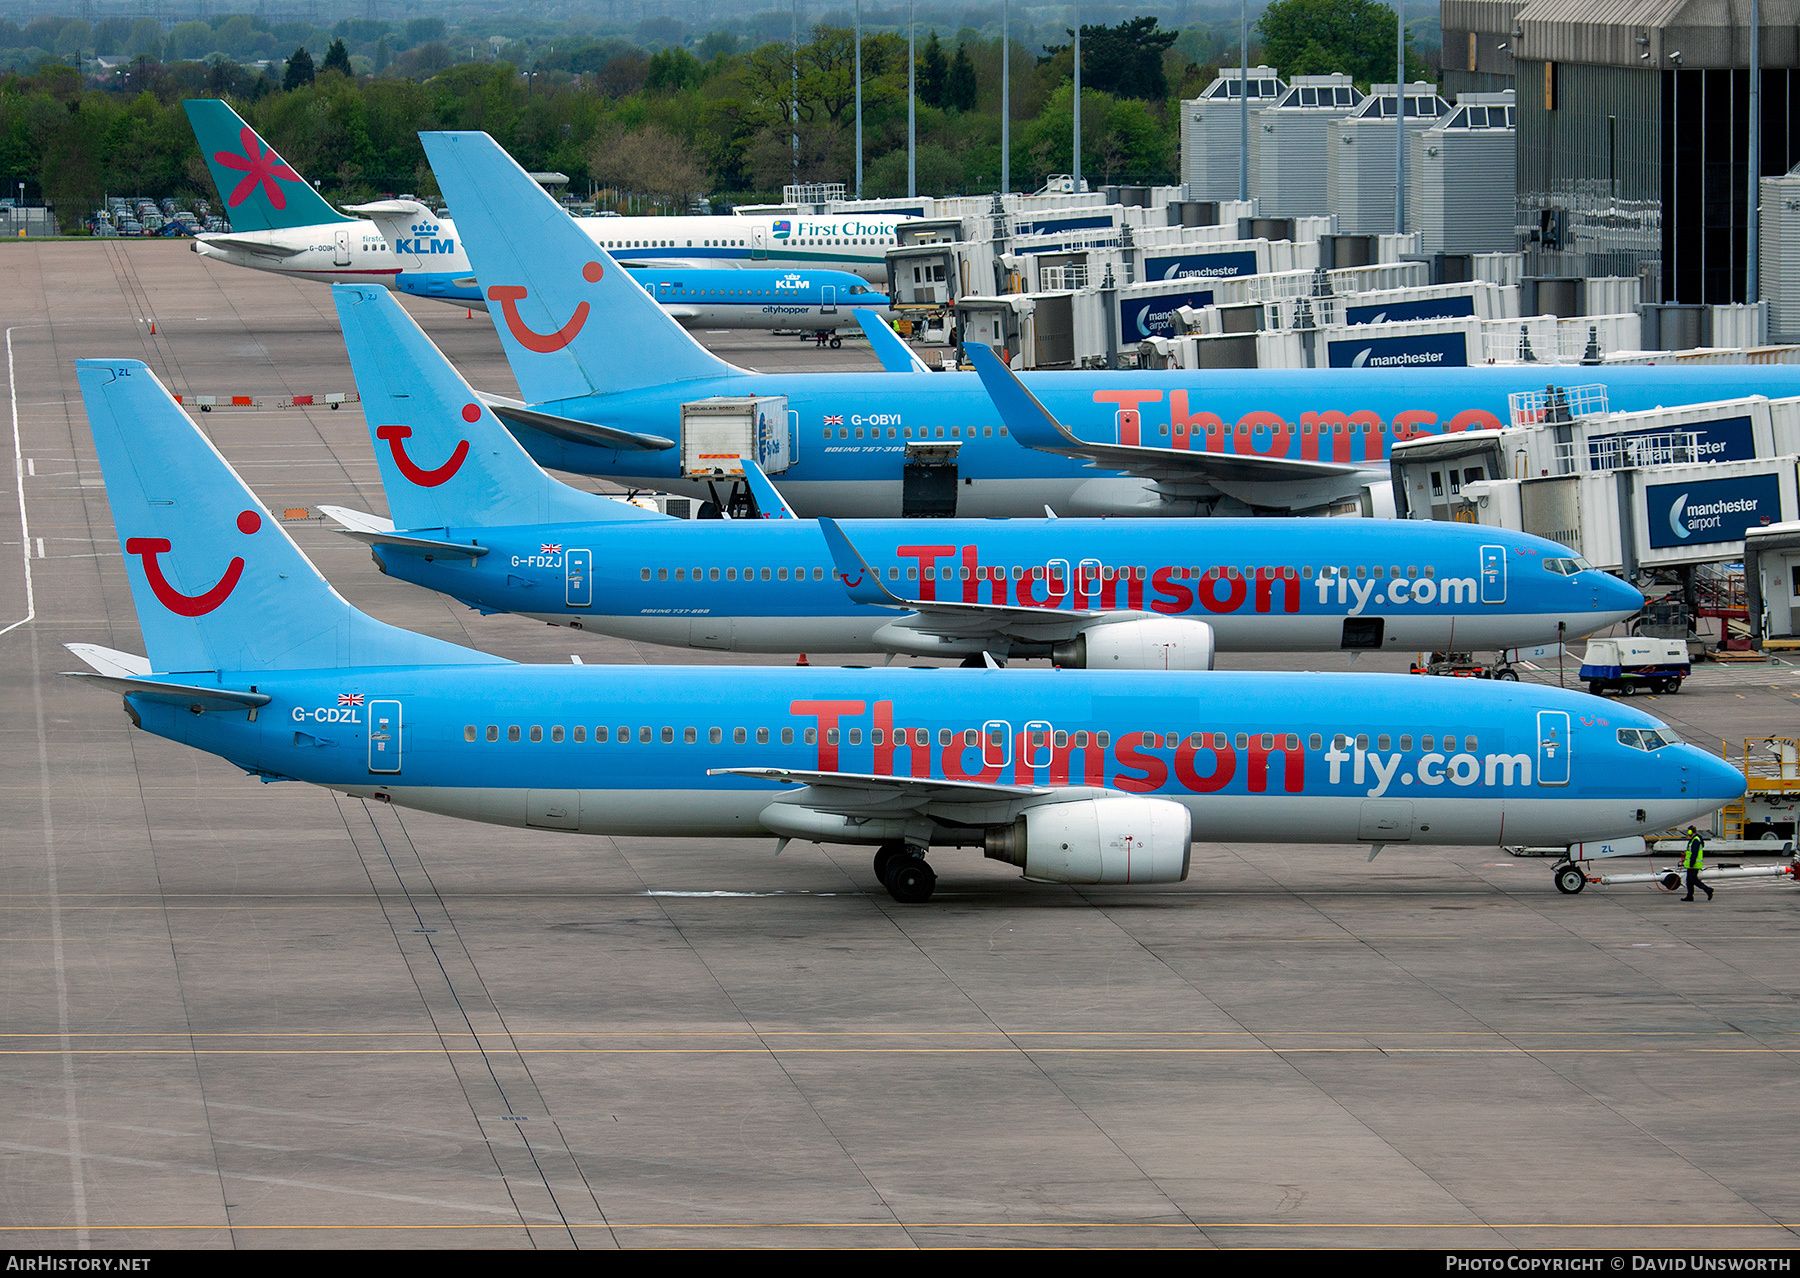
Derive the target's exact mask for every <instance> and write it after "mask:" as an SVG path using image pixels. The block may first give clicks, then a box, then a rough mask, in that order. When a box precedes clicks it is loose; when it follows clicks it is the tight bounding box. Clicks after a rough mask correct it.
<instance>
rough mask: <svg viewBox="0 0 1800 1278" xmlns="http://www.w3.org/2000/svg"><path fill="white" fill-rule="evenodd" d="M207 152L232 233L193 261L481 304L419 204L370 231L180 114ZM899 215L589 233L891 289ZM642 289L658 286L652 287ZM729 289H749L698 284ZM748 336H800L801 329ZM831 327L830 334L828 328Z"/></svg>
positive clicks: (670, 254)
mask: <svg viewBox="0 0 1800 1278" xmlns="http://www.w3.org/2000/svg"><path fill="white" fill-rule="evenodd" d="M182 106H183V107H185V108H186V110H187V114H188V121H189V123H190V124H192V125H193V128H194V136H195V138H196V139H197V140H198V141H199V143H200V152H201V154H202V155H203V156H204V157H205V159H206V164H207V168H208V169H209V170H210V171H211V173H212V177H213V184H214V185H215V186H216V187H217V188H218V192H219V201H220V203H221V205H222V206H223V208H224V211H225V216H226V217H228V218H230V219H231V228H232V229H231V231H230V232H229V233H226V234H208V235H201V236H198V237H196V238H195V241H194V252H196V253H199V254H201V255H202V256H204V257H212V258H217V259H219V260H221V261H225V262H229V263H231V264H232V265H234V266H244V267H248V268H250V269H252V270H258V271H272V272H274V273H276V274H280V275H293V276H298V277H300V278H303V279H309V280H314V281H319V282H324V283H331V284H351V283H356V282H359V281H363V280H370V279H374V280H383V281H389V282H390V287H395V288H398V289H400V291H402V292H406V293H414V294H417V295H419V296H421V297H431V298H437V299H440V300H442V301H446V302H454V303H455V304H457V305H459V306H470V305H481V304H482V301H481V298H482V293H481V290H480V289H478V288H477V287H476V286H475V279H474V275H475V273H474V271H473V270H472V269H471V267H470V266H469V259H468V255H467V254H466V253H464V252H463V250H462V249H461V248H460V247H459V246H458V243H457V236H456V226H455V224H454V223H453V222H450V221H442V220H440V219H438V218H437V217H435V216H433V215H432V214H431V212H430V211H429V210H428V209H426V208H425V206H424V205H423V204H420V203H418V202H417V201H415V200H378V201H376V202H375V203H372V204H361V205H352V206H350V211H351V212H354V213H366V214H368V215H369V216H370V217H371V218H372V219H373V221H372V222H371V221H363V220H361V219H359V218H352V217H346V216H345V215H344V214H342V213H340V212H338V211H337V210H336V209H334V208H332V207H331V206H330V205H329V204H327V203H326V202H325V201H324V200H323V199H322V198H321V197H320V196H319V194H318V193H317V192H316V191H314V190H313V188H312V186H311V185H310V184H308V182H307V181H306V179H305V178H304V177H303V176H301V174H300V173H298V172H297V171H296V170H295V169H294V168H293V167H292V166H291V165H289V164H287V163H286V162H285V161H283V160H282V158H281V157H280V156H279V155H277V154H276V152H275V149H274V148H273V147H271V146H270V145H269V144H268V143H267V142H265V141H264V140H263V139H262V138H261V137H260V136H258V135H257V132H256V130H254V129H252V128H251V127H250V126H249V125H248V124H246V123H245V122H244V120H243V118H242V117H241V116H239V115H238V113H237V112H235V111H233V110H232V109H231V107H230V106H228V105H226V104H225V103H224V102H221V101H219V100H218V99H215V98H189V99H188V100H187V101H185V102H183V103H182ZM905 220H906V218H905V216H897V215H894V214H881V215H878V216H877V215H871V216H868V217H844V218H836V219H815V218H800V217H771V216H757V217H729V218H725V217H619V218H613V217H607V218H584V219H582V220H581V221H579V222H578V223H577V224H576V225H578V226H580V227H581V228H582V229H583V230H584V231H585V232H586V233H587V235H588V237H589V238H590V239H592V240H594V241H595V242H596V243H599V244H603V245H605V246H606V247H607V249H608V250H609V251H610V252H611V253H612V255H613V256H614V257H615V258H616V259H618V260H619V261H621V262H623V263H625V264H626V265H627V266H642V267H646V268H651V269H652V272H653V273H654V274H655V278H657V279H659V280H660V279H668V278H671V277H670V276H668V274H667V272H668V271H669V270H671V269H679V270H686V271H688V272H689V273H690V274H692V273H695V272H699V271H705V270H708V269H709V268H710V269H712V270H719V269H723V270H733V269H754V270H781V271H790V270H797V269H798V270H810V271H842V272H846V273H851V274H854V275H856V276H858V277H859V278H860V279H863V280H866V281H868V282H870V283H875V284H883V285H885V284H886V283H887V259H886V253H887V249H888V246H889V245H891V244H893V243H894V227H895V224H896V223H898V222H903V221H905ZM645 287H647V288H648V287H650V283H649V282H648V281H645ZM690 287H694V288H700V287H707V288H730V287H744V286H743V285H736V286H733V285H728V284H709V285H698V284H691V285H690ZM740 326H741V327H762V328H797V327H801V325H798V324H787V323H780V324H777V323H763V324H743V325H740ZM827 327H829V326H827Z"/></svg>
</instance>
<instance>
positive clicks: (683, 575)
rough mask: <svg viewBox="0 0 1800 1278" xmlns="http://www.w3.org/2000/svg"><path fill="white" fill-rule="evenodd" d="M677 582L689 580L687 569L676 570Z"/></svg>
mask: <svg viewBox="0 0 1800 1278" xmlns="http://www.w3.org/2000/svg"><path fill="white" fill-rule="evenodd" d="M675 580H676V581H686V580H687V569H686V568H677V569H676V570H675Z"/></svg>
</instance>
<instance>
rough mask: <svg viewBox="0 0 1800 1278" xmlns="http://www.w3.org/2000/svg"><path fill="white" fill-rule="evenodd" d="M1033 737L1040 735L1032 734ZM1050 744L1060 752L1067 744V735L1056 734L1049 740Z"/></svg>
mask: <svg viewBox="0 0 1800 1278" xmlns="http://www.w3.org/2000/svg"><path fill="white" fill-rule="evenodd" d="M1034 735H1041V734H1034ZM1051 744H1052V745H1054V746H1055V747H1056V748H1057V749H1059V750H1060V749H1061V748H1062V747H1064V746H1066V745H1068V744H1069V734H1068V733H1066V732H1058V733H1057V734H1056V735H1055V736H1054V737H1052V738H1051Z"/></svg>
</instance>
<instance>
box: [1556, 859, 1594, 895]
mask: <svg viewBox="0 0 1800 1278" xmlns="http://www.w3.org/2000/svg"><path fill="white" fill-rule="evenodd" d="M1551 874H1553V875H1554V876H1555V878H1556V890H1557V891H1558V892H1561V893H1562V894H1563V895H1564V896H1574V895H1575V894H1576V893H1577V892H1579V891H1581V889H1582V888H1584V887H1586V886H1587V874H1586V872H1585V871H1583V870H1582V868H1581V867H1580V866H1579V865H1575V864H1572V863H1570V862H1566V861H1565V862H1564V863H1563V864H1561V865H1559V866H1557V867H1556V868H1555V869H1554V870H1552V871H1551Z"/></svg>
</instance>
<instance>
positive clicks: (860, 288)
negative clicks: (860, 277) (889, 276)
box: [850, 284, 869, 296]
mask: <svg viewBox="0 0 1800 1278" xmlns="http://www.w3.org/2000/svg"><path fill="white" fill-rule="evenodd" d="M868 291H869V286H868V285H867V284H852V285H851V286H850V293H851V295H852V296H855V295H856V294H858V293H867V292H868Z"/></svg>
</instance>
